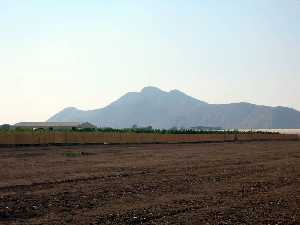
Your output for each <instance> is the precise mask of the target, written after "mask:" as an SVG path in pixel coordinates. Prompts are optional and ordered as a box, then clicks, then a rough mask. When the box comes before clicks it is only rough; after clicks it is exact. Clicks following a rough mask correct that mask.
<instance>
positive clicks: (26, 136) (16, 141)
mask: <svg viewBox="0 0 300 225" xmlns="http://www.w3.org/2000/svg"><path fill="white" fill-rule="evenodd" d="M272 140H278V141H284V140H287V141H288V140H290V141H292V140H300V136H298V135H296V134H295V135H294V134H272V133H270V134H260V133H240V134H226V133H219V134H151V133H149V134H141V133H102V132H0V146H1V145H2V146H3V145H6V146H7V145H58V144H61V145H64V144H105V143H107V144H142V143H143V144H147V143H199V142H228V141H231V142H233V141H272Z"/></svg>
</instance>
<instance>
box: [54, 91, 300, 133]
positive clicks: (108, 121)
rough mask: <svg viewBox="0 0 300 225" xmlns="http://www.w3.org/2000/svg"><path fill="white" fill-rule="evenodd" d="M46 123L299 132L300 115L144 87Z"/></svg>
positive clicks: (70, 110) (65, 112) (288, 110)
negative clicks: (95, 106)
mask: <svg viewBox="0 0 300 225" xmlns="http://www.w3.org/2000/svg"><path fill="white" fill-rule="evenodd" d="M48 121H49V122H68V121H72V122H90V123H93V124H95V125H97V126H101V127H113V128H126V127H132V125H134V124H136V125H138V126H148V125H151V126H152V127H154V128H171V127H175V126H176V127H185V128H189V127H197V126H207V127H223V128H228V129H229V128H257V129H259V128H273V129H280V128H282V129H283V128H300V112H299V111H296V110H294V109H291V108H286V107H268V106H259V105H254V104H250V103H243V102H241V103H231V104H208V103H206V102H203V101H200V100H198V99H195V98H193V97H191V96H188V95H186V94H185V93H183V92H181V91H179V90H173V91H170V92H165V91H162V90H160V89H158V88H155V87H146V88H144V89H143V90H142V91H141V92H129V93H127V94H125V95H124V96H122V97H121V98H120V99H118V100H117V101H115V102H113V103H111V104H110V105H108V106H106V107H104V108H102V109H96V110H89V111H83V110H79V109H76V108H73V107H71V108H66V109H64V110H62V111H61V112H59V113H57V114H56V115H54V116H53V117H51V118H50V119H49V120H48Z"/></svg>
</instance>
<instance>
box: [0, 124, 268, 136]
mask: <svg viewBox="0 0 300 225" xmlns="http://www.w3.org/2000/svg"><path fill="white" fill-rule="evenodd" d="M10 130H12V129H11V126H10V125H8V124H4V125H1V126H0V131H2V132H3V131H10ZM13 131H15V132H24V131H33V132H49V131H50V132H51V131H53V130H44V129H36V130H32V129H29V128H28V129H26V128H15V129H13ZM55 131H64V132H65V131H70V132H72V131H73V132H106V133H154V134H220V133H226V134H237V133H269V132H262V131H243V132H241V131H239V130H194V129H185V128H177V127H173V128H170V129H154V128H153V127H152V126H147V127H138V126H137V125H133V126H132V128H123V129H116V128H110V127H105V128H83V129H82V128H80V129H79V128H73V129H72V130H66V129H55Z"/></svg>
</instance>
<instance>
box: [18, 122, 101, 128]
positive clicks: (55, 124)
mask: <svg viewBox="0 0 300 225" xmlns="http://www.w3.org/2000/svg"><path fill="white" fill-rule="evenodd" d="M13 128H22V129H33V130H35V129H45V130H57V129H66V130H72V129H86V128H88V129H95V128H97V127H96V126H94V125H93V124H91V123H88V122H86V123H78V122H21V123H17V124H15V125H14V126H13Z"/></svg>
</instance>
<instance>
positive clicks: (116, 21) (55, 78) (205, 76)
mask: <svg viewBox="0 0 300 225" xmlns="http://www.w3.org/2000/svg"><path fill="white" fill-rule="evenodd" d="M0 84H1V86H0V124H2V123H11V124H13V123H16V122H20V121H45V120H47V119H48V118H49V117H51V116H52V115H53V114H55V113H57V112H58V111H60V110H62V109H63V108H65V107H69V106H74V107H77V108H80V109H84V110H87V109H96V108H101V107H104V106H106V105H108V104H109V103H111V102H112V101H114V100H116V99H117V98H119V97H121V96H122V95H124V94H125V93H126V92H129V91H140V90H141V89H142V88H143V87H145V86H156V87H159V88H161V89H163V90H165V91H169V90H172V89H179V90H181V91H183V92H185V93H187V94H189V95H191V96H193V97H196V98H198V99H200V100H203V101H206V102H209V103H230V102H251V103H255V104H259V105H270V106H279V105H280V106H287V107H293V108H295V109H297V110H300V90H299V89H298V88H299V85H300V1H299V0H243V1H240V0H184V1H183V0H138V1H137V0H110V1H101V0H100V1H99V0H86V1H82V0H43V1H40V0H26V1H24V0H0Z"/></svg>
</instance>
